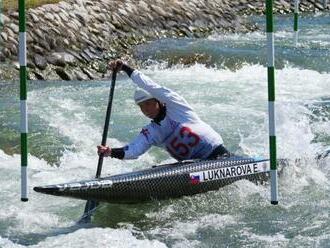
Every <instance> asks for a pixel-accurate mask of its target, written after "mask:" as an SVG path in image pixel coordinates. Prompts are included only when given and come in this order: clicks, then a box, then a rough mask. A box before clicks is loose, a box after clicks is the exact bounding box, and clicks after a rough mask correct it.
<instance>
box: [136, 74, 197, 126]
mask: <svg viewBox="0 0 330 248" xmlns="http://www.w3.org/2000/svg"><path fill="white" fill-rule="evenodd" d="M131 79H132V80H133V82H134V83H135V84H136V85H137V86H138V87H140V88H142V89H144V90H146V91H148V92H149V93H150V94H151V95H152V96H153V97H155V98H156V99H157V100H159V101H160V102H162V103H165V104H166V106H167V108H168V109H170V110H172V111H173V112H175V113H174V115H175V116H181V117H183V118H185V121H194V120H199V118H198V116H197V115H196V113H195V112H194V110H193V109H192V107H191V106H190V105H189V104H188V102H187V101H186V100H185V99H184V98H183V97H182V96H180V95H179V94H178V93H176V92H174V91H172V90H170V89H168V88H166V87H163V86H160V85H159V84H157V83H155V82H154V81H153V80H152V79H151V78H149V77H148V76H146V75H144V74H143V73H142V72H140V71H138V70H134V71H133V73H132V74H131ZM177 121H180V122H181V121H184V120H177Z"/></svg>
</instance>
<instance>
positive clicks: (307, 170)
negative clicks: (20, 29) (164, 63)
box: [0, 64, 330, 247]
mask: <svg viewBox="0 0 330 248" xmlns="http://www.w3.org/2000/svg"><path fill="white" fill-rule="evenodd" d="M145 72H146V73H147V74H148V75H150V76H151V77H152V78H154V79H156V81H157V82H159V83H160V84H162V85H165V86H167V87H169V88H172V89H175V90H177V91H178V92H179V93H180V94H181V95H183V96H185V98H186V99H187V100H188V102H190V103H191V105H192V106H193V107H194V108H195V109H196V111H197V112H198V114H200V116H201V117H202V119H203V120H205V121H206V122H208V123H210V124H211V125H212V126H213V127H215V129H216V130H217V131H220V132H221V133H229V135H233V136H234V135H236V136H238V137H239V139H240V141H239V142H240V144H239V147H240V148H241V149H242V151H243V153H245V154H247V155H254V156H255V155H258V156H260V155H261V156H265V157H268V121H267V118H268V117H267V78H266V68H264V67H263V66H260V65H253V66H250V65H245V66H243V67H242V68H241V69H239V70H237V71H230V70H224V69H216V68H206V67H205V66H203V65H199V64H196V65H193V66H190V67H184V66H177V67H174V68H169V69H164V68H157V67H152V68H149V69H147V70H145ZM329 78H330V77H329V75H328V74H321V73H317V72H314V71H310V70H301V69H298V68H291V67H288V68H285V69H282V70H278V71H276V80H277V84H276V93H277V97H276V101H277V102H276V114H277V115H276V121H277V139H278V140H277V141H278V155H279V157H289V158H291V157H293V158H299V157H301V156H303V157H306V158H307V160H305V162H304V163H302V162H301V161H300V162H298V164H295V163H290V166H288V167H287V168H285V169H284V170H283V174H282V176H281V177H280V178H279V181H280V194H284V195H285V196H286V197H287V196H290V194H292V193H296V194H300V193H301V192H303V190H304V189H305V187H318V186H321V185H323V186H324V187H325V189H326V190H327V189H329V178H328V176H327V173H328V172H329V171H327V170H326V169H323V168H320V167H318V165H317V163H316V161H315V160H313V158H314V156H315V154H316V153H317V152H319V151H321V150H322V149H323V148H324V146H323V145H322V144H320V143H313V139H314V138H315V131H318V132H320V131H321V132H324V133H326V134H329V130H330V128H328V123H325V122H321V123H313V124H311V122H310V120H309V117H308V116H309V115H310V114H311V111H310V110H309V109H308V108H307V107H306V106H305V105H306V103H311V102H313V101H315V100H316V99H319V98H321V97H324V96H325V95H326V94H328V93H327V92H328V87H329V85H330V79H329ZM301 85H304V87H301ZM121 87H122V88H123V91H124V89H128V88H129V87H131V86H125V85H121ZM48 90H50V91H51V89H47V90H39V91H33V92H32V93H31V95H32V98H31V99H33V101H31V113H33V114H34V115H37V116H38V117H40V118H42V119H43V120H44V121H45V122H47V123H48V124H49V125H50V126H51V127H53V128H55V129H56V130H58V132H59V134H61V135H63V136H66V137H68V138H69V139H70V140H71V141H72V142H73V144H74V146H75V147H76V148H77V149H76V150H75V151H65V152H64V153H63V156H62V157H61V158H60V162H59V164H60V166H59V167H56V166H54V167H52V166H50V165H49V164H48V163H47V162H46V161H44V160H42V159H38V158H36V157H34V156H31V155H30V156H29V166H28V176H29V183H30V186H29V189H30V201H29V202H28V203H21V202H20V200H19V199H20V193H19V164H20V157H19V156H18V155H14V156H8V155H6V154H4V153H3V152H2V151H1V150H0V165H1V169H2V171H1V174H2V175H4V177H3V180H1V182H0V187H1V189H2V190H3V191H4V192H5V194H2V195H1V196H0V198H1V203H0V204H1V209H2V210H3V211H1V213H0V220H1V222H4V223H9V226H8V227H7V228H5V231H4V235H6V238H7V237H12V236H18V235H24V234H30V233H47V232H50V231H51V230H52V229H53V228H60V227H68V226H70V225H72V223H73V222H74V221H75V220H77V219H78V218H79V217H80V214H81V213H82V211H83V207H84V204H85V202H84V201H78V200H73V199H66V198H57V197H52V196H47V195H41V194H37V193H34V192H33V191H32V187H33V186H39V185H46V184H56V183H63V182H68V181H76V180H82V179H87V178H93V177H94V175H95V171H96V164H97V155H96V147H95V146H96V144H98V143H99V141H100V136H101V132H102V130H101V129H102V125H101V126H98V125H97V122H96V121H95V120H93V118H92V117H93V115H92V114H91V113H94V112H95V111H100V110H99V109H97V106H99V104H96V106H95V105H93V104H92V103H88V104H85V103H84V101H83V100H81V99H79V97H78V98H77V95H79V94H78V93H76V92H74V93H72V94H73V96H74V97H72V96H71V98H70V93H69V92H70V90H68V88H65V87H63V88H60V89H56V90H54V91H55V92H52V93H53V94H51V95H52V97H48V99H45V97H46V96H47V95H48V94H49V92H47V91H48ZM100 91H104V92H105V89H102V88H93V89H91V92H90V94H93V95H98V94H99V93H100ZM104 92H102V95H103V93H104ZM55 93H56V94H55ZM80 94H82V93H81V92H80ZM84 94H85V95H88V90H87V91H86V92H84ZM105 96H106V97H107V94H105ZM104 99H105V98H104ZM46 100H47V101H46ZM86 101H87V102H88V101H92V100H91V99H86ZM121 103H122V104H123V108H124V111H125V112H123V114H124V115H127V118H129V117H130V116H134V117H136V116H138V117H141V115H138V114H136V111H137V109H136V108H134V109H133V108H131V106H132V104H133V102H132V101H131V100H130V101H122V102H121ZM215 103H216V104H215ZM103 104H105V103H103ZM124 117H125V116H124ZM141 118H142V117H141ZM130 121H131V122H132V123H133V121H132V119H130ZM102 123H103V116H102ZM130 127H131V128H132V129H137V130H138V129H139V128H140V126H138V124H137V123H133V124H132V126H130ZM125 140H126V137H123V139H121V138H119V139H114V138H110V139H108V143H109V144H112V146H115V147H117V146H122V145H124V144H125V142H124V141H125ZM225 142H226V141H225ZM308 159H310V160H308ZM156 161H158V158H157V156H156V155H155V153H152V152H151V153H148V154H145V155H143V156H142V157H141V158H140V159H139V160H137V161H134V160H133V161H125V162H124V161H120V160H115V159H109V158H106V159H105V160H104V165H103V170H102V172H103V173H102V175H108V174H117V173H123V172H128V171H132V170H135V169H138V168H143V167H146V166H149V165H151V164H154V163H156ZM169 161H171V162H172V161H173V160H171V159H167V158H166V159H164V160H162V161H161V162H162V163H167V162H169ZM328 164H329V163H328ZM328 164H327V165H328ZM324 168H326V166H324ZM324 170H325V171H326V172H327V173H326V172H325V171H324ZM268 190H269V189H268V188H266V187H264V186H255V185H254V184H252V183H250V182H247V181H241V182H237V183H235V184H234V185H232V186H230V188H228V187H227V191H226V190H225V189H224V190H221V191H219V192H216V193H214V192H212V193H210V194H208V195H206V196H205V194H204V196H202V195H200V196H194V197H191V199H190V198H189V199H190V200H187V199H183V200H177V201H172V203H171V204H170V205H168V206H165V207H162V208H161V209H160V210H159V211H155V212H151V213H147V214H146V216H147V218H149V219H152V220H155V222H157V221H159V222H160V223H163V222H164V221H168V222H169V223H168V225H164V226H163V225H157V224H156V226H155V227H152V230H146V233H148V234H150V235H151V236H155V237H156V236H158V235H165V236H166V237H168V238H169V239H171V240H172V241H173V242H172V243H173V247H184V246H188V245H190V246H199V245H202V244H201V243H200V241H199V240H198V238H197V236H198V234H199V230H200V229H203V228H206V229H208V228H210V229H212V230H214V229H216V230H220V231H222V230H223V228H226V227H228V226H231V225H235V223H237V222H238V221H239V217H240V216H239V215H237V216H233V215H230V214H229V213H225V214H220V213H216V214H210V213H207V214H206V215H205V216H199V215H198V214H197V217H196V219H194V220H191V219H189V217H187V216H186V217H185V215H186V214H187V213H188V214H190V213H192V214H193V213H198V212H200V211H201V209H204V208H206V207H209V205H214V207H213V208H212V207H211V208H210V211H213V210H215V209H217V208H216V207H218V208H219V207H225V206H226V204H228V199H229V200H230V199H237V201H238V204H239V205H241V204H243V203H244V202H245V201H246V200H248V199H250V198H251V197H254V196H255V194H256V195H257V197H258V200H260V202H261V203H260V204H261V205H262V204H263V203H264V202H266V201H267V199H268V195H267V194H268V193H269V191H268ZM225 195H229V196H228V197H229V198H228V199H226V198H225ZM210 196H211V197H210ZM214 196H216V197H217V198H214ZM230 197H232V198H230ZM192 199H194V200H192ZM195 200H197V203H195V202H194V201H195ZM225 200H227V202H226V201H225ZM321 200H322V199H321ZM185 201H186V205H185V204H184V202H185ZM326 203H327V202H325V203H322V204H323V205H326ZM221 204H223V205H221ZM281 204H282V203H281ZM297 204H298V203H297V202H296V201H294V200H293V201H292V202H289V203H283V206H282V205H281V206H282V207H288V209H289V205H291V206H292V205H293V206H295V205H297ZM182 205H183V206H185V208H183V207H182ZM178 215H183V217H181V218H179V220H175V218H177V216H178ZM195 215H196V214H195ZM157 216H158V217H157ZM314 224H315V223H314ZM251 232H252V233H249V235H254V236H253V238H254V239H255V240H259V241H263V242H266V244H270V243H271V242H272V241H274V240H278V241H279V242H284V243H285V242H286V239H285V237H283V235H282V234H280V233H275V234H274V235H273V236H268V235H259V234H256V233H253V231H251ZM132 233H133V232H132V231H131V230H130V229H125V228H124V229H120V230H114V229H110V228H91V229H81V230H78V231H76V232H74V233H70V234H65V235H64V234H63V235H59V236H56V237H48V238H46V239H45V240H44V241H41V242H40V243H38V244H37V245H36V246H35V247H56V245H55V244H57V247H59V246H66V247H87V246H92V245H95V246H97V245H99V246H106V245H108V244H111V243H113V244H115V245H117V247H121V246H125V247H134V246H146V247H148V246H150V247H151V246H158V247H164V246H165V245H164V244H163V243H161V242H158V241H155V240H147V239H143V240H139V239H137V238H135V237H134V236H133V234H132ZM2 236H3V235H2ZM95 237H97V238H95ZM6 238H5V237H3V238H0V246H1V245H3V246H6V247H19V245H16V244H14V243H12V241H11V240H8V239H6ZM122 240H126V242H124V241H122ZM67 245H68V246H67ZM111 247H116V246H111Z"/></svg>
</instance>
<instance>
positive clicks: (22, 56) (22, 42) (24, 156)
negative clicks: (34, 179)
mask: <svg viewBox="0 0 330 248" xmlns="http://www.w3.org/2000/svg"><path fill="white" fill-rule="evenodd" d="M18 4H19V6H18V11H19V65H20V70H19V72H20V110H21V201H28V186H27V181H28V180H27V165H28V151H27V147H28V145H27V134H28V117H27V103H26V101H27V86H26V82H27V80H26V32H25V0H19V3H18Z"/></svg>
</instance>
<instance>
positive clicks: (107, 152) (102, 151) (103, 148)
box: [97, 145, 111, 157]
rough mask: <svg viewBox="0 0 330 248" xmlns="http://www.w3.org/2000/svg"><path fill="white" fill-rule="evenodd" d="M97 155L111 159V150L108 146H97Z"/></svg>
mask: <svg viewBox="0 0 330 248" xmlns="http://www.w3.org/2000/svg"><path fill="white" fill-rule="evenodd" d="M97 154H98V155H101V154H103V155H104V157H109V156H111V148H110V147H108V146H102V145H100V146H97Z"/></svg>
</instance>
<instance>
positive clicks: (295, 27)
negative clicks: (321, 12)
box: [293, 0, 299, 46]
mask: <svg viewBox="0 0 330 248" xmlns="http://www.w3.org/2000/svg"><path fill="white" fill-rule="evenodd" d="M298 15H299V0H295V1H294V21H293V31H294V45H295V46H297V44H298Z"/></svg>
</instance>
